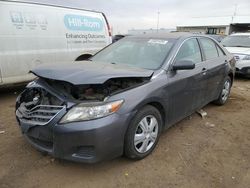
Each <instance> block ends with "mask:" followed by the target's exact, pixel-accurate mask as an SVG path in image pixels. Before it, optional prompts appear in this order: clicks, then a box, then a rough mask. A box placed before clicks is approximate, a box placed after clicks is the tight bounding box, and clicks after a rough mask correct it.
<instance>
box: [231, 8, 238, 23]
mask: <svg viewBox="0 0 250 188" xmlns="http://www.w3.org/2000/svg"><path fill="white" fill-rule="evenodd" d="M237 8H238V4H235V5H234V14H233V16H232V21H231V23H233V21H234V17H235V16H236V14H237Z"/></svg>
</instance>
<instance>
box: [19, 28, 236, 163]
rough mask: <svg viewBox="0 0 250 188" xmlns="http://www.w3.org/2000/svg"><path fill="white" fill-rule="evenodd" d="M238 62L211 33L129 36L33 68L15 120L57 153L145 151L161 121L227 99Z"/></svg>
mask: <svg viewBox="0 0 250 188" xmlns="http://www.w3.org/2000/svg"><path fill="white" fill-rule="evenodd" d="M234 64H235V60H234V58H233V57H232V56H231V55H230V54H229V53H228V52H227V51H226V50H225V49H224V48H223V47H222V46H221V45H220V44H219V43H217V42H216V41H215V40H213V39H212V38H209V37H206V36H202V35H191V34H186V33H184V34H183V33H171V34H159V35H158V34H152V35H141V36H128V37H125V38H123V39H121V40H119V41H118V42H116V43H114V44H112V45H110V46H108V47H106V48H104V49H103V50H101V51H100V52H98V53H97V54H96V55H94V56H93V57H91V58H90V59H88V60H87V61H82V62H76V63H74V64H61V65H59V66H58V65H43V66H40V67H37V68H36V69H34V70H32V71H31V72H32V73H33V74H35V75H36V76H37V79H36V80H34V81H33V82H31V83H29V84H28V85H27V88H26V89H25V91H23V93H22V94H20V96H19V97H18V98H17V104H16V117H17V121H18V123H19V125H20V128H21V130H22V133H23V134H24V136H25V138H26V139H27V140H28V142H30V143H31V144H32V145H33V146H34V147H35V148H37V149H38V150H40V151H42V152H46V153H49V154H51V155H53V156H54V157H57V158H62V159H67V160H73V161H79V162H87V163H94V162H98V161H101V160H104V159H110V158H114V157H118V156H121V155H122V154H124V155H125V156H127V157H128V158H132V159H142V158H144V157H146V156H147V155H149V154H150V153H151V152H152V151H153V150H154V148H155V146H156V144H157V142H158V140H159V136H160V133H161V132H162V131H163V130H164V129H167V128H169V127H170V126H171V125H173V124H175V123H176V122H178V121H180V120H181V119H183V118H185V117H187V116H189V115H191V114H192V113H194V112H195V111H196V110H198V109H200V108H202V107H203V106H205V105H206V104H208V103H210V102H214V103H216V104H218V105H223V104H225V103H226V101H227V99H228V96H229V94H230V89H231V86H232V84H233V79H234Z"/></svg>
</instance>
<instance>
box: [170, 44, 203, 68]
mask: <svg viewBox="0 0 250 188" xmlns="http://www.w3.org/2000/svg"><path fill="white" fill-rule="evenodd" d="M181 60H189V61H193V62H194V63H195V64H196V63H199V62H201V61H202V60H201V52H200V47H199V44H198V42H197V39H189V40H187V41H185V42H184V43H183V44H182V46H181V48H180V49H179V52H178V53H177V55H176V58H175V61H181Z"/></svg>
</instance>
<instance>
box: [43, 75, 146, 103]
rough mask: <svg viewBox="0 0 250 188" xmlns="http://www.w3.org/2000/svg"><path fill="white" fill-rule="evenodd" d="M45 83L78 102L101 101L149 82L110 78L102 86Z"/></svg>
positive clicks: (54, 81) (60, 82)
mask: <svg viewBox="0 0 250 188" xmlns="http://www.w3.org/2000/svg"><path fill="white" fill-rule="evenodd" d="M45 81H46V82H47V83H48V84H49V85H50V86H51V87H52V88H54V89H55V90H56V91H58V92H59V93H60V94H63V95H64V96H65V97H67V98H70V99H73V100H79V101H85V100H95V101H103V100H104V99H105V98H106V97H107V96H110V95H114V94H116V93H119V92H122V91H124V90H127V89H131V88H133V87H137V86H139V85H142V84H144V83H145V82H147V81H149V78H141V77H138V78H137V77H133V78H112V79H109V80H107V81H106V82H105V83H104V84H84V85H73V84H71V83H68V82H64V81H57V80H50V79H45Z"/></svg>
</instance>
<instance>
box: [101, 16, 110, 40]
mask: <svg viewBox="0 0 250 188" xmlns="http://www.w3.org/2000/svg"><path fill="white" fill-rule="evenodd" d="M102 15H103V17H104V19H105V21H106V24H107V26H108V32H109V36H110V37H111V36H112V31H111V27H110V25H109V22H108V20H107V17H106V16H105V14H104V13H102Z"/></svg>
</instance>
